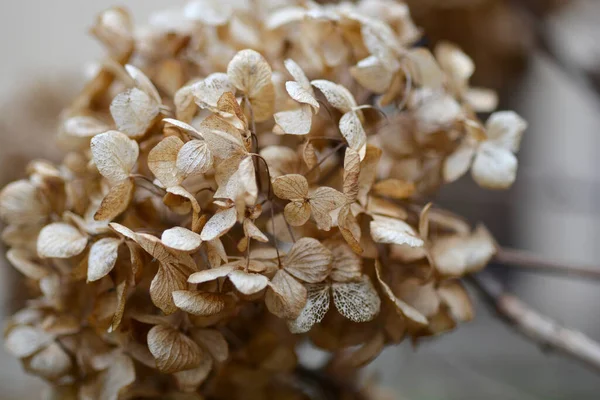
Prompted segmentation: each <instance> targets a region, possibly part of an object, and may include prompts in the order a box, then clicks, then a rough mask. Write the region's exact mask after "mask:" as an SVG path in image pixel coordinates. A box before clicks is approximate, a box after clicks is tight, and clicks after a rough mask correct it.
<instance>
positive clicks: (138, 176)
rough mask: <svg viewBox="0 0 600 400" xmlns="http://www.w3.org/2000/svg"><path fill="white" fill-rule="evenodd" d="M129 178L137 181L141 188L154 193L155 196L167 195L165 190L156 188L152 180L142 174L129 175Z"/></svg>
mask: <svg viewBox="0 0 600 400" xmlns="http://www.w3.org/2000/svg"><path fill="white" fill-rule="evenodd" d="M129 177H130V178H133V179H138V180H139V183H140V186H141V187H143V188H144V189H146V190H148V191H149V192H152V193H154V194H155V195H157V196H161V197H164V196H165V195H166V194H167V191H166V190H165V189H163V188H161V187H158V186H156V184H155V183H154V182H152V180H150V178H148V177H147V176H144V175H142V174H131V175H129ZM142 183H143V184H142ZM147 185H149V186H147Z"/></svg>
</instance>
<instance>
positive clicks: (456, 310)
mask: <svg viewBox="0 0 600 400" xmlns="http://www.w3.org/2000/svg"><path fill="white" fill-rule="evenodd" d="M438 294H439V295H440V299H441V300H442V302H443V303H444V304H446V305H447V306H448V308H449V309H450V313H451V314H452V317H453V318H454V319H456V320H457V321H461V322H467V321H471V320H472V319H473V317H474V316H475V310H474V308H473V303H472V302H471V299H470V298H469V294H468V293H467V291H466V290H465V288H464V286H463V285H462V284H461V283H460V282H459V281H448V282H443V283H442V284H441V285H440V287H439V288H438Z"/></svg>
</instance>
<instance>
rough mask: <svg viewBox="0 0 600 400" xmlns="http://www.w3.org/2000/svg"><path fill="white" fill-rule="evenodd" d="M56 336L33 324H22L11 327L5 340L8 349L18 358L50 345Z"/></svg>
mask: <svg viewBox="0 0 600 400" xmlns="http://www.w3.org/2000/svg"><path fill="white" fill-rule="evenodd" d="M53 340H54V336H52V335H50V334H48V333H46V332H44V331H43V330H41V329H38V328H34V327H32V326H27V325H21V326H16V327H14V328H13V329H11V330H10V331H9V332H8V334H7V335H6V338H5V340H4V347H5V348H6V350H7V351H8V352H9V353H10V354H12V355H13V356H15V357H17V358H23V357H28V356H30V355H32V354H33V353H35V352H36V351H38V350H40V349H41V348H43V347H45V346H46V345H48V344H49V343H50V342H52V341H53Z"/></svg>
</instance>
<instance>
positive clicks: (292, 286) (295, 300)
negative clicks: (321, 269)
mask: <svg viewBox="0 0 600 400" xmlns="http://www.w3.org/2000/svg"><path fill="white" fill-rule="evenodd" d="M306 299H307V291H306V288H305V287H304V286H303V285H302V284H301V283H300V282H298V281H297V280H296V279H295V278H294V277H292V276H291V275H290V274H288V273H287V272H285V271H284V270H279V271H277V273H276V274H275V276H274V277H273V279H272V280H271V284H270V286H269V289H268V290H267V294H266V296H265V305H266V306H267V309H268V310H269V311H270V312H271V313H272V314H273V315H275V316H277V317H279V318H283V319H296V318H298V316H299V315H300V313H301V312H302V309H303V308H304V306H305V304H306Z"/></svg>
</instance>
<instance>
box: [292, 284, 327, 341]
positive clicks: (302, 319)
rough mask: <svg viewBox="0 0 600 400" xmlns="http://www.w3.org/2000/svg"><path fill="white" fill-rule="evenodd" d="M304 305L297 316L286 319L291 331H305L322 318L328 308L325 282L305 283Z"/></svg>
mask: <svg viewBox="0 0 600 400" xmlns="http://www.w3.org/2000/svg"><path fill="white" fill-rule="evenodd" d="M305 287H306V290H307V300H306V305H305V306H304V308H303V309H302V312H301V313H300V315H299V316H298V318H296V319H294V320H292V321H288V323H287V324H288V328H289V329H290V332H292V333H306V332H308V331H310V330H311V328H312V327H313V325H315V324H318V323H319V322H321V321H322V320H323V318H324V317H325V314H327V311H328V310H329V301H330V300H329V298H330V294H329V285H328V284H325V283H318V284H307V285H306V286H305Z"/></svg>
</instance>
